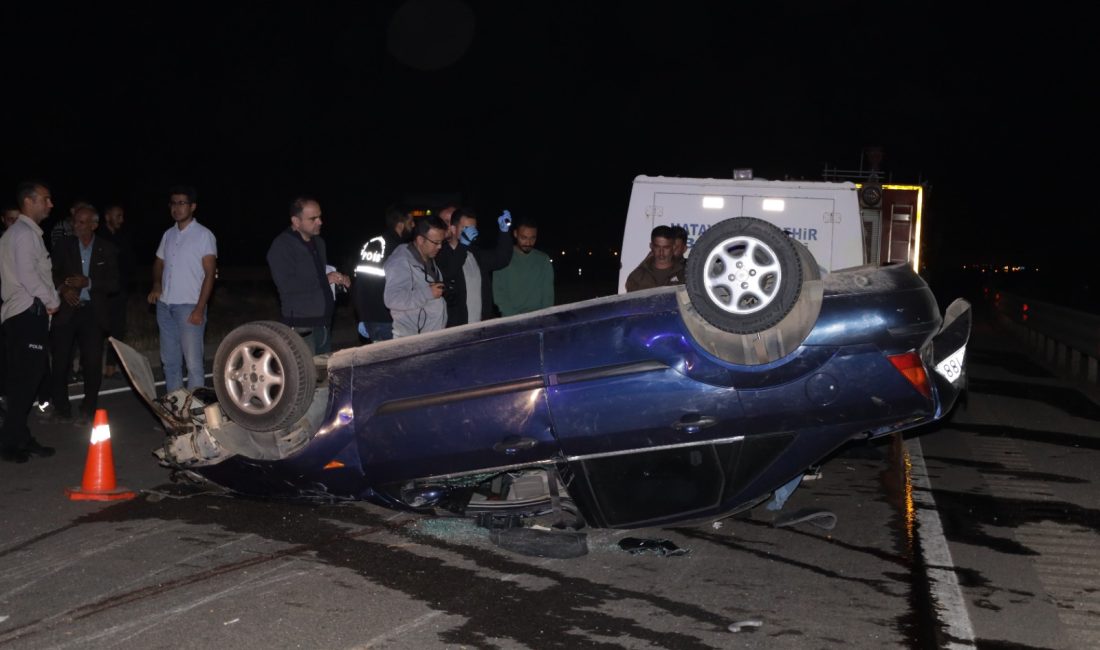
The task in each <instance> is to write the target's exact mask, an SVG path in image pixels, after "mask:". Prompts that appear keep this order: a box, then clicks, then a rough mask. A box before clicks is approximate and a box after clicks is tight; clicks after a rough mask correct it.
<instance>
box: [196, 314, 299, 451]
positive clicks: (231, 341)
mask: <svg viewBox="0 0 1100 650" xmlns="http://www.w3.org/2000/svg"><path fill="white" fill-rule="evenodd" d="M316 383H317V370H316V368H315V367H314V365H313V353H312V351H311V350H310V348H309V346H308V345H307V344H306V342H305V341H303V340H302V337H300V336H298V334H296V333H295V332H294V330H293V329H291V328H289V327H287V326H286V325H283V324H282V323H277V322H275V321H257V322H254V323H248V324H245V325H241V326H240V327H238V328H236V329H234V330H233V331H232V332H230V333H229V335H228V336H226V337H225V339H223V340H222V342H221V344H220V345H219V346H218V351H217V354H216V355H215V356H214V390H215V392H216V393H217V394H218V403H219V404H220V405H221V407H222V410H224V411H225V412H226V414H227V415H228V416H229V418H230V419H231V420H233V421H234V422H236V423H238V424H240V425H241V426H243V427H246V428H248V429H252V430H255V431H275V430H278V429H282V428H285V427H288V426H290V425H292V424H294V423H295V422H297V421H298V420H299V419H301V418H302V416H303V415H305V413H306V411H307V410H308V409H309V405H310V402H311V400H312V398H313V390H314V388H315V386H316Z"/></svg>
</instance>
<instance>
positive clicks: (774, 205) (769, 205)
mask: <svg viewBox="0 0 1100 650" xmlns="http://www.w3.org/2000/svg"><path fill="white" fill-rule="evenodd" d="M786 206H787V204H786V202H784V201H783V199H764V212H782V211H783V209H784V208H786Z"/></svg>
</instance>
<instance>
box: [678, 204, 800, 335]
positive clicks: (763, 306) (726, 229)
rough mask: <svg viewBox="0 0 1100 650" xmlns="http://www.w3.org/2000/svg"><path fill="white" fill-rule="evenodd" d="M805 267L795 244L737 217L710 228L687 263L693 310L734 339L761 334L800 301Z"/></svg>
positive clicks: (755, 221)
mask: <svg viewBox="0 0 1100 650" xmlns="http://www.w3.org/2000/svg"><path fill="white" fill-rule="evenodd" d="M803 275H804V269H803V262H802V256H801V255H799V252H798V249H797V248H796V246H795V243H794V242H793V241H792V240H791V239H790V237H788V236H787V234H786V233H784V232H783V231H782V230H780V229H779V228H777V227H776V226H774V225H772V224H770V223H768V222H767V221H763V220H761V219H755V218H752V217H736V218H733V219H727V220H725V221H720V222H719V223H717V224H715V225H714V226H711V227H710V228H708V229H707V230H706V232H704V233H703V235H702V236H701V237H699V239H698V240H697V241H696V243H695V246H694V247H693V248H692V251H691V255H690V256H689V257H688V261H687V283H686V284H687V292H688V297H689V298H690V300H691V304H692V306H693V307H694V308H695V310H696V311H698V312H699V315H701V316H702V317H703V318H704V319H705V320H706V321H707V322H708V323H710V324H711V325H713V326H714V327H716V328H718V329H721V330H724V331H726V332H732V333H734V334H753V333H756V332H762V331H764V330H766V329H768V328H770V327H773V326H774V325H776V324H777V323H779V322H780V321H782V320H783V317H784V316H786V315H787V314H788V313H789V312H790V311H791V309H793V308H794V306H795V304H796V303H797V302H798V297H799V295H800V294H801V292H802V284H803Z"/></svg>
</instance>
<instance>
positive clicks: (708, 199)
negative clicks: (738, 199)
mask: <svg viewBox="0 0 1100 650" xmlns="http://www.w3.org/2000/svg"><path fill="white" fill-rule="evenodd" d="M724 207H726V199H725V198H724V197H721V196H704V197H703V209H705V210H721V209H722V208H724Z"/></svg>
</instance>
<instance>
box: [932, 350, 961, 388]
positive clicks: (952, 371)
mask: <svg viewBox="0 0 1100 650" xmlns="http://www.w3.org/2000/svg"><path fill="white" fill-rule="evenodd" d="M965 357H966V346H965V345H964V346H962V347H961V348H959V349H958V350H955V351H954V352H952V353H951V356H949V357H947V358H946V359H944V360H943V361H941V362H939V363H937V364H936V372H938V373H940V374H941V375H943V377H944V378H945V379H947V381H950V382H951V383H954V382H955V381H956V380H957V379H958V378H959V377H961V376H962V372H963V359H964V358H965Z"/></svg>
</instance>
